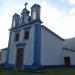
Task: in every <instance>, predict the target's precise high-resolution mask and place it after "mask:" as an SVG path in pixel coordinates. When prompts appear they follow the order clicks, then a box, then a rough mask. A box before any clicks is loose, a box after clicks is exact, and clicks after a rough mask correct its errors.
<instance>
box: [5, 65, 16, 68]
mask: <svg viewBox="0 0 75 75" xmlns="http://www.w3.org/2000/svg"><path fill="white" fill-rule="evenodd" d="M14 68H15V64H6V65H5V69H14Z"/></svg>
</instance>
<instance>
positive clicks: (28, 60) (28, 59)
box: [24, 26, 34, 65]
mask: <svg viewBox="0 0 75 75" xmlns="http://www.w3.org/2000/svg"><path fill="white" fill-rule="evenodd" d="M29 34H30V35H29V40H28V41H25V42H26V45H25V49H24V54H25V55H24V64H25V65H31V64H33V55H34V54H33V53H34V26H32V27H31V29H30V32H29Z"/></svg>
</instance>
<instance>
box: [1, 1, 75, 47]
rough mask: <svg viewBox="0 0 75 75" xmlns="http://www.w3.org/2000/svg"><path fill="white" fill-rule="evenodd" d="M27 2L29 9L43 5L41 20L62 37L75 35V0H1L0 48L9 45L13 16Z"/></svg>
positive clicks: (19, 11)
mask: <svg viewBox="0 0 75 75" xmlns="http://www.w3.org/2000/svg"><path fill="white" fill-rule="evenodd" d="M25 2H28V6H27V8H28V10H30V8H31V6H32V5H33V4H35V3H37V4H40V5H41V20H42V21H43V25H45V26H46V27H48V28H49V29H50V30H52V31H53V32H55V33H56V34H58V35H59V36H61V37H62V38H72V37H75V0H0V48H5V47H7V46H8V39H9V29H10V27H11V21H12V16H13V14H14V13H18V14H20V13H21V12H22V9H23V8H24V3H25Z"/></svg>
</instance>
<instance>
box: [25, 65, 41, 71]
mask: <svg viewBox="0 0 75 75" xmlns="http://www.w3.org/2000/svg"><path fill="white" fill-rule="evenodd" d="M40 68H41V65H39V66H35V65H34V64H32V65H24V69H28V70H38V69H40Z"/></svg>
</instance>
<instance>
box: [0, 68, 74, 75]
mask: <svg viewBox="0 0 75 75" xmlns="http://www.w3.org/2000/svg"><path fill="white" fill-rule="evenodd" d="M0 75H75V68H56V69H44V70H41V71H40V72H39V71H16V70H3V69H0Z"/></svg>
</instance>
